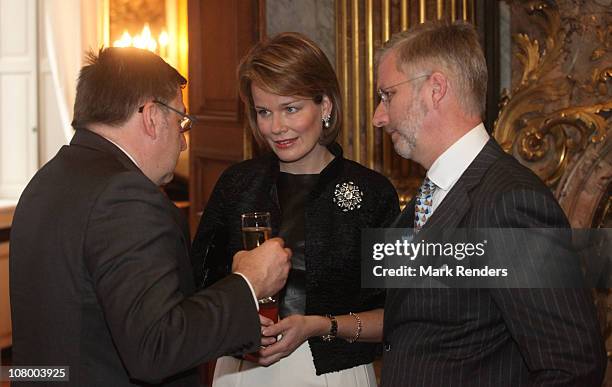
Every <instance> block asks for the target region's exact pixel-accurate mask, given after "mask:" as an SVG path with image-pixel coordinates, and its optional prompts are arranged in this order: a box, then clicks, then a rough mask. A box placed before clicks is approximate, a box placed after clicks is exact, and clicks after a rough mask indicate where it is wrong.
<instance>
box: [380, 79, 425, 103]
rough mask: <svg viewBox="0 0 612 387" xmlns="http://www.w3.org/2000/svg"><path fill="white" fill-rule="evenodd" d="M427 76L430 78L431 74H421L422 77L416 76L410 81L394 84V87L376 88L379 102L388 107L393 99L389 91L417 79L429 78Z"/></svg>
mask: <svg viewBox="0 0 612 387" xmlns="http://www.w3.org/2000/svg"><path fill="white" fill-rule="evenodd" d="M429 76H431V74H422V75H419V76H416V77H414V78H410V79H407V80H405V81H402V82H399V83H396V84H395V85H391V86H389V87H386V88H384V89H381V88H378V90H376V93H377V94H378V96H379V97H380V102H382V103H383V104H384V105H385V106H386V107H389V104H390V103H391V97H393V94H394V93H392V92H391V90H390V89H393V88H394V87H397V86H401V85H403V84H405V83H408V82H412V81H415V80H417V79H419V78H423V77H429Z"/></svg>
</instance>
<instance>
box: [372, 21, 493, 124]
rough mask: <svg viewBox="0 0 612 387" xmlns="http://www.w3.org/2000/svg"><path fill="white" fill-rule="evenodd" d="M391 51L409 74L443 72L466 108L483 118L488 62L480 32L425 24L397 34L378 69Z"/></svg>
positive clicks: (458, 26) (458, 25)
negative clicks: (448, 75)
mask: <svg viewBox="0 0 612 387" xmlns="http://www.w3.org/2000/svg"><path fill="white" fill-rule="evenodd" d="M390 51H393V52H395V53H396V58H397V67H398V68H397V69H398V71H401V72H403V73H404V74H406V75H413V74H414V73H416V72H422V71H436V70H441V71H443V72H446V73H450V75H451V79H450V82H451V84H452V85H453V86H454V89H455V90H456V92H457V97H458V100H459V103H460V104H461V106H462V107H463V109H464V110H465V111H466V112H467V113H469V114H474V115H481V116H482V115H483V114H484V112H485V108H486V100H487V63H486V60H485V57H484V54H483V52H482V48H481V46H480V42H479V39H478V33H477V32H476V30H475V29H474V26H472V25H471V24H469V23H466V22H461V21H458V22H454V23H448V22H426V23H422V24H419V25H416V26H414V27H413V28H411V29H409V30H407V31H403V32H400V33H397V34H395V35H393V36H392V37H391V39H390V40H389V41H388V42H387V43H385V45H384V46H383V48H382V49H381V50H380V51H379V52H378V53H377V60H376V63H377V67H378V64H379V63H380V61H381V60H382V59H383V57H385V56H386V55H387V54H388V53H389V52H390Z"/></svg>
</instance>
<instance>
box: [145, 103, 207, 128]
mask: <svg viewBox="0 0 612 387" xmlns="http://www.w3.org/2000/svg"><path fill="white" fill-rule="evenodd" d="M152 102H153V103H156V104H158V105H162V106H163V107H165V108H167V109H170V110H172V111H173V112H175V113H176V114H178V115H180V116H181V120H180V121H179V125H180V127H181V129H180V130H179V133H185V132H187V131H189V130H190V129H191V126H192V125H193V123H194V122H196V121H197V120H196V118H195V117H194V116H191V115H189V114H187V113H184V112H182V111H180V110H176V109H175V108H173V107H172V106H168V105H167V104H165V103H163V102H162V101H158V100H156V99H154V100H153V101H152ZM143 110H144V105H143V106H141V107H139V108H138V113H142V111H143Z"/></svg>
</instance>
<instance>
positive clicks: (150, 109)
mask: <svg viewBox="0 0 612 387" xmlns="http://www.w3.org/2000/svg"><path fill="white" fill-rule="evenodd" d="M160 119H162V117H161V112H160V110H159V109H157V107H156V106H155V104H154V103H146V104H145V105H144V108H143V109H142V127H143V131H144V134H145V135H146V136H148V137H150V138H151V139H152V140H155V139H156V138H157V135H158V133H157V131H158V129H159V122H160V121H159V120H160Z"/></svg>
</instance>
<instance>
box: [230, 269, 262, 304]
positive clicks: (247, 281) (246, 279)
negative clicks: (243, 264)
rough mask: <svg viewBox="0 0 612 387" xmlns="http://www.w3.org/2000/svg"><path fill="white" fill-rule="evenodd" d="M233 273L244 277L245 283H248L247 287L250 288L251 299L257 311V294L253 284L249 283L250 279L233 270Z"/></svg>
mask: <svg viewBox="0 0 612 387" xmlns="http://www.w3.org/2000/svg"><path fill="white" fill-rule="evenodd" d="M234 274H238V275H239V276H241V277H242V278H244V280H245V281H246V283H247V285H249V289H251V294H252V295H253V301H255V307H256V308H257V311H259V302H257V295H256V294H255V290H254V289H253V285H251V281H249V279H248V278H247V277H246V276H245V275H244V274H242V273H239V272H237V271H235V272H234Z"/></svg>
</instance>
